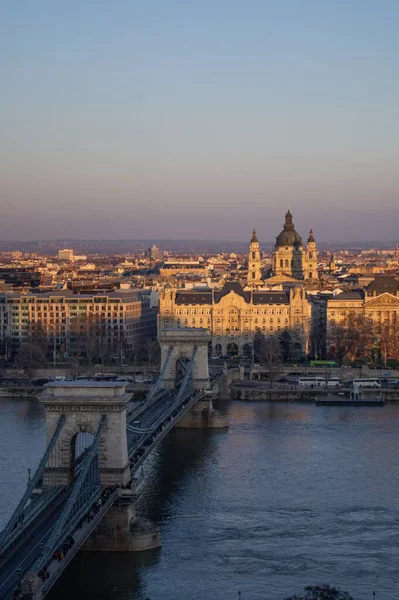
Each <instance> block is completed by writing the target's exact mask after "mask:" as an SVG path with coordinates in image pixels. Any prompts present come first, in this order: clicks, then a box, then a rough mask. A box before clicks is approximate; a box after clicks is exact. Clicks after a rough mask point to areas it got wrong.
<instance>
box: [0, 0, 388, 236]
mask: <svg viewBox="0 0 399 600" xmlns="http://www.w3.org/2000/svg"><path fill="white" fill-rule="evenodd" d="M398 21H399V7H398V6H397V4H396V3H394V2H392V1H390V0H384V1H383V2H381V3H379V4H378V5H376V4H375V3H373V2H370V1H367V2H363V3H362V4H361V10H360V9H359V3H358V2H357V1H356V0H349V1H348V2H345V3H337V4H336V5H335V6H325V5H324V6H320V4H319V3H317V2H315V1H314V0H307V1H306V2H301V3H298V2H295V1H291V2H289V3H288V5H285V6H282V5H276V4H275V3H273V2H260V1H257V0H253V1H252V2H250V3H246V4H245V6H244V5H242V3H239V2H227V1H225V0H220V1H219V2H217V3H214V2H212V3H211V2H210V1H209V0H206V1H204V2H202V3H201V5H199V6H186V5H183V4H182V3H180V2H178V1H177V0H174V1H171V2H169V3H167V6H166V5H165V4H164V3H162V2H160V1H156V2H154V3H151V6H149V5H144V4H142V3H140V5H139V6H137V5H135V3H130V2H127V1H122V2H120V3H118V7H117V9H115V7H114V6H111V5H110V4H109V3H107V2H103V1H100V2H98V1H96V2H94V1H93V0H91V1H88V2H86V3H84V5H81V3H77V2H76V1H75V2H71V3H68V5H60V4H58V5H54V4H53V3H51V2H49V1H48V0H43V1H42V2H39V3H35V4H34V5H31V6H24V7H23V9H22V7H21V6H20V5H18V4H17V3H14V2H11V1H9V0H8V1H6V2H5V4H4V7H3V10H2V24H1V26H0V27H1V36H0V50H1V52H2V55H3V56H4V57H5V61H4V62H5V64H4V68H3V91H2V98H1V100H0V105H1V109H2V114H3V116H4V117H5V119H4V121H3V124H2V126H1V130H0V132H1V136H2V141H3V143H2V144H1V148H0V164H1V165H2V166H1V168H0V194H1V199H2V207H3V214H2V222H1V224H0V238H2V239H15V240H32V239H59V238H63V237H73V238H91V239H96V238H101V239H117V238H121V239H126V238H129V239H131V238H133V239H134V238H140V239H143V238H148V239H159V238H171V239H205V240H206V239H209V240H214V239H223V240H227V241H231V240H240V241H245V240H246V239H247V236H248V235H249V232H250V231H251V230H252V228H253V227H254V226H256V228H257V229H258V230H259V233H260V237H261V238H262V239H266V240H267V239H270V240H273V239H274V236H275V231H276V229H278V227H280V225H282V223H283V215H284V212H285V210H286V207H287V205H291V206H292V209H293V214H294V218H295V224H296V226H297V228H298V230H299V231H301V233H302V234H303V235H306V233H307V231H308V230H309V227H310V225H312V226H313V228H314V230H315V235H316V237H317V239H318V240H320V241H324V240H326V241H327V240H331V241H361V240H367V239H371V240H381V241H383V240H387V241H388V240H389V241H391V240H396V239H397V237H398V232H397V223H398V222H399V218H398V217H399V210H398V209H397V208H396V206H397V197H398V192H399V177H398V170H397V168H396V160H395V158H396V157H397V156H398V154H399V152H398V151H399V147H398V144H399V143H398V139H399V135H398V133H399V131H398V127H399V125H398V123H399V119H398V118H397V112H398V109H397V106H398V105H399V103H398V96H399V94H398V91H399V90H398V81H397V77H396V73H397V56H398V53H399V41H398V39H397V35H396V31H397V25H398ZM260 222H261V223H260Z"/></svg>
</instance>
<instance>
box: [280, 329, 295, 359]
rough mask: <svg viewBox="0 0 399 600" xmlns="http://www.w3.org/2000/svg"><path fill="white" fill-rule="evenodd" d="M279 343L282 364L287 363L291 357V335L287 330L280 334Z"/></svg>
mask: <svg viewBox="0 0 399 600" xmlns="http://www.w3.org/2000/svg"><path fill="white" fill-rule="evenodd" d="M279 342H280V346H281V353H282V357H283V359H284V362H288V361H289V360H291V355H292V335H291V333H290V332H289V331H288V330H287V329H285V330H284V331H283V332H282V333H281V334H280V336H279Z"/></svg>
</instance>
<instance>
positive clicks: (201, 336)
mask: <svg viewBox="0 0 399 600" xmlns="http://www.w3.org/2000/svg"><path fill="white" fill-rule="evenodd" d="M210 339H211V336H210V334H209V332H208V330H207V329H204V328H201V329H164V330H163V331H161V332H160V334H159V336H158V340H159V343H160V346H161V374H162V380H161V382H160V387H161V388H174V387H175V386H176V380H177V378H178V376H179V366H180V365H181V364H182V362H184V361H187V362H188V361H191V360H193V361H194V364H193V367H192V381H193V386H194V388H196V389H199V390H207V389H209V367H208V344H209V342H210ZM164 367H165V369H164Z"/></svg>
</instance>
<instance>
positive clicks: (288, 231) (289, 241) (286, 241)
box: [276, 209, 302, 247]
mask: <svg viewBox="0 0 399 600" xmlns="http://www.w3.org/2000/svg"><path fill="white" fill-rule="evenodd" d="M276 246H278V247H281V246H302V238H301V236H300V235H299V233H298V232H297V231H295V228H294V223H293V222H292V214H291V211H290V209H288V211H287V214H286V215H285V223H284V229H283V231H282V232H281V233H280V235H279V236H278V237H277V238H276Z"/></svg>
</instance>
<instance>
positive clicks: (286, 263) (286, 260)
mask: <svg viewBox="0 0 399 600" xmlns="http://www.w3.org/2000/svg"><path fill="white" fill-rule="evenodd" d="M285 266H286V267H288V258H286V259H285Z"/></svg>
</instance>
